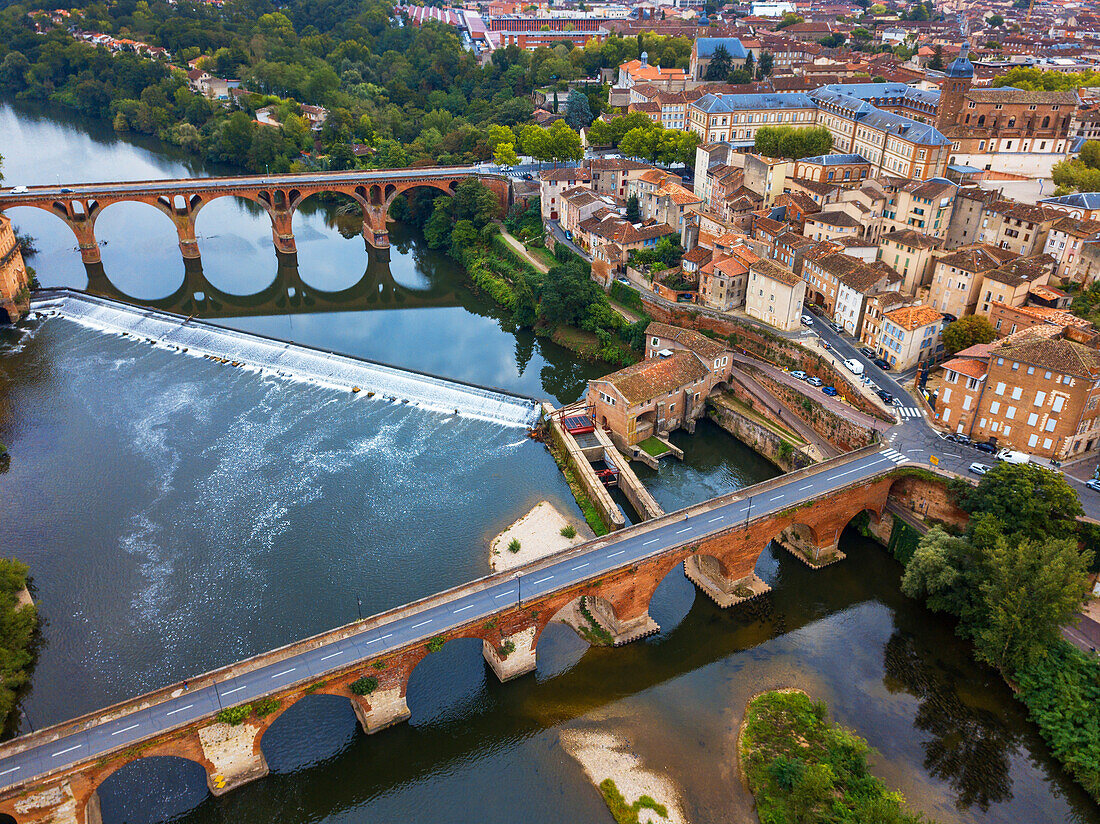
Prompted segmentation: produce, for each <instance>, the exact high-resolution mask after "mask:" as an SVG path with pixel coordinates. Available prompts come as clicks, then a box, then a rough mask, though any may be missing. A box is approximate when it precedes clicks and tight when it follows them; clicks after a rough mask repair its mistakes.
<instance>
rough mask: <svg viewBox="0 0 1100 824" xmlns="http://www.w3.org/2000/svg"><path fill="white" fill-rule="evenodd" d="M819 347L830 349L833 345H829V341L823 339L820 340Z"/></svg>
mask: <svg viewBox="0 0 1100 824" xmlns="http://www.w3.org/2000/svg"><path fill="white" fill-rule="evenodd" d="M821 348H822V349H832V348H833V347H831V346H829V341H827V340H823V341H821Z"/></svg>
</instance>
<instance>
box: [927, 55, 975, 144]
mask: <svg viewBox="0 0 1100 824" xmlns="http://www.w3.org/2000/svg"><path fill="white" fill-rule="evenodd" d="M969 51H970V45H969V44H968V43H963V47H962V49H961V50H960V51H959V56H958V57H956V58H955V59H954V60H952V61H951V65H950V66H948V67H947V70H946V71H945V72H944V80H943V85H942V86H941V87H940V107H939V111H938V112H937V115H936V128H938V129H939V130H940V131H941V132H943V133H944V134H946V135H947V136H948V137H951V136H952V134H951V132H952V128H953V127H954V126H956V125H958V122H959V120H960V117H959V116H960V114H961V112H962V108H963V103H964V102H965V100H966V94H967V92H969V91H970V86H971V84H972V83H973V82H974V64H973V63H971V62H970V58H969V57H968V56H967V54H968V53H969Z"/></svg>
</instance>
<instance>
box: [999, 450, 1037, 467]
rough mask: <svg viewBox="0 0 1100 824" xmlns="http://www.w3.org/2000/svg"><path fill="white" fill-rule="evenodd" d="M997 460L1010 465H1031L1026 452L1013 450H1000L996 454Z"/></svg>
mask: <svg viewBox="0 0 1100 824" xmlns="http://www.w3.org/2000/svg"><path fill="white" fill-rule="evenodd" d="M997 460H998V461H1004V462H1005V463H1010V464H1026V463H1031V456H1030V455H1028V454H1027V453H1026V452H1017V451H1016V450H1015V449H1002V450H1001V451H1000V452H998V453H997Z"/></svg>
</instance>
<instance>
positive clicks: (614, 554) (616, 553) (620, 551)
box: [607, 549, 626, 558]
mask: <svg viewBox="0 0 1100 824" xmlns="http://www.w3.org/2000/svg"><path fill="white" fill-rule="evenodd" d="M624 552H626V550H625V549H620V550H619V551H618V552H612V553H611V554H610V555H608V556H607V557H608V558H614V557H615V556H616V555H622V554H623V553H624Z"/></svg>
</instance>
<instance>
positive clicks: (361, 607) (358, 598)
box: [355, 595, 363, 621]
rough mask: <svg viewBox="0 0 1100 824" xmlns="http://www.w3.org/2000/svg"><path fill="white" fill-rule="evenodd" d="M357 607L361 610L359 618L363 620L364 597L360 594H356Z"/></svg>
mask: <svg viewBox="0 0 1100 824" xmlns="http://www.w3.org/2000/svg"><path fill="white" fill-rule="evenodd" d="M355 608H356V609H358V610H359V620H360V621H362V620H363V599H362V598H360V597H359V596H358V595H356V596H355Z"/></svg>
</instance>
